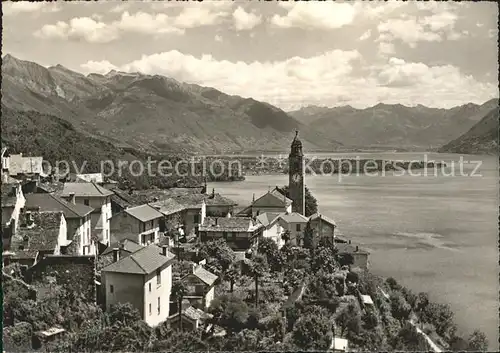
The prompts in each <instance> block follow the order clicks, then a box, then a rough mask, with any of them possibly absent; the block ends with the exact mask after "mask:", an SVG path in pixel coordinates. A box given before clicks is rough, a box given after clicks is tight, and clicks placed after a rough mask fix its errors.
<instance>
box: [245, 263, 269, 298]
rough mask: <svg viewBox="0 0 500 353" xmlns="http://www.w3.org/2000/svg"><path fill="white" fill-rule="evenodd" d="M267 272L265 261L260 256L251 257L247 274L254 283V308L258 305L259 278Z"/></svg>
mask: <svg viewBox="0 0 500 353" xmlns="http://www.w3.org/2000/svg"><path fill="white" fill-rule="evenodd" d="M267 270H268V264H267V260H266V258H265V257H264V256H262V255H261V254H256V255H255V256H253V257H252V260H251V261H250V263H249V273H250V275H251V276H252V277H253V278H254V281H255V306H256V307H257V306H258V305H259V278H260V277H262V275H264V273H266V271H267Z"/></svg>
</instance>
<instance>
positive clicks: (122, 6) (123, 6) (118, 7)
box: [109, 3, 128, 13]
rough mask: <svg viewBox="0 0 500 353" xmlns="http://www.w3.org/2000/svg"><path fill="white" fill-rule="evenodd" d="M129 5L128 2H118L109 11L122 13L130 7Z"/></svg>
mask: <svg viewBox="0 0 500 353" xmlns="http://www.w3.org/2000/svg"><path fill="white" fill-rule="evenodd" d="M127 5H128V4H123V3H121V4H118V5H116V6H115V7H113V8H111V10H109V12H113V13H122V12H124V11H125V10H126V9H127V8H128V6H127Z"/></svg>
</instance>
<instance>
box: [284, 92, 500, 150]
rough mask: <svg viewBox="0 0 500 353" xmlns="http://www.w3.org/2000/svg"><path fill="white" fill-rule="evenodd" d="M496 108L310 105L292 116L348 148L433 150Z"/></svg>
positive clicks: (489, 103)
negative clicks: (388, 147)
mask: <svg viewBox="0 0 500 353" xmlns="http://www.w3.org/2000/svg"><path fill="white" fill-rule="evenodd" d="M497 105H498V99H491V100H489V101H487V102H485V103H484V104H482V105H477V104H473V103H468V104H464V105H462V106H458V107H454V108H451V109H439V108H429V107H426V106H423V105H420V104H419V105H417V106H415V107H407V106H404V105H401V104H394V105H392V104H383V103H379V104H377V105H375V106H373V107H369V108H365V109H356V108H353V107H351V106H341V107H334V108H328V107H317V106H309V107H305V108H302V109H299V110H296V111H292V112H289V114H290V115H291V116H293V117H294V118H296V119H297V120H298V121H300V122H302V123H303V124H306V125H308V126H310V127H313V128H315V129H317V130H319V131H322V132H323V133H325V134H327V135H329V136H331V137H332V138H333V139H335V140H337V141H340V142H341V143H343V144H344V145H346V146H360V145H362V146H370V147H377V146H395V147H404V148H408V149H414V148H423V149H434V148H437V147H439V146H442V145H443V144H445V143H447V142H449V141H451V140H453V139H455V138H457V137H459V136H460V135H461V134H463V133H465V132H466V131H467V130H469V129H470V128H471V127H472V126H473V125H474V124H475V123H477V122H478V121H479V120H480V119H481V118H483V117H484V116H485V115H486V114H487V113H488V112H489V111H490V110H491V109H493V108H494V107H496V106H497Z"/></svg>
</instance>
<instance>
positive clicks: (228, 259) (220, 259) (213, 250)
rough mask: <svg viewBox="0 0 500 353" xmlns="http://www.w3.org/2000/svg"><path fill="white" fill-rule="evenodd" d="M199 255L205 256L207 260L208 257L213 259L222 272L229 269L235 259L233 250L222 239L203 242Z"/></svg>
mask: <svg viewBox="0 0 500 353" xmlns="http://www.w3.org/2000/svg"><path fill="white" fill-rule="evenodd" d="M199 255H200V257H203V258H206V259H207V262H208V260H209V259H211V260H214V261H215V262H216V264H217V265H218V267H220V269H221V270H222V272H223V273H224V272H226V271H227V270H228V269H229V267H230V266H231V264H233V263H234V261H235V259H236V256H235V255H234V251H233V250H232V249H231V248H230V247H229V245H227V243H226V242H225V241H224V240H222V239H219V240H212V241H208V242H206V243H203V244H202V245H201V247H200V250H199Z"/></svg>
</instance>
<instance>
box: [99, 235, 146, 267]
mask: <svg viewBox="0 0 500 353" xmlns="http://www.w3.org/2000/svg"><path fill="white" fill-rule="evenodd" d="M142 248H143V246H142V245H140V244H138V243H136V242H135V241H133V240H131V239H124V240H120V241H118V240H116V238H114V237H113V235H111V244H110V245H109V246H108V247H107V248H106V249H105V250H104V251H103V252H102V253H101V254H100V255H99V258H98V264H97V271H98V272H100V271H101V269H102V268H104V267H106V266H108V265H110V264H112V263H113V262H115V261H114V260H115V259H114V257H115V252H116V249H118V256H119V258H120V259H123V258H125V257H127V256H129V255H130V254H133V253H134V252H136V251H137V250H140V249H142Z"/></svg>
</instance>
